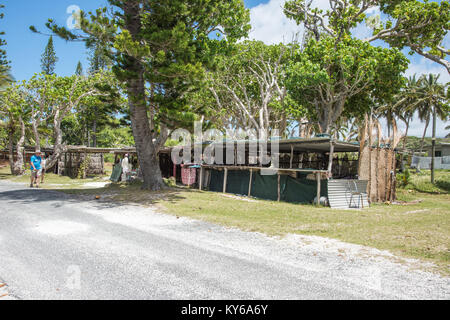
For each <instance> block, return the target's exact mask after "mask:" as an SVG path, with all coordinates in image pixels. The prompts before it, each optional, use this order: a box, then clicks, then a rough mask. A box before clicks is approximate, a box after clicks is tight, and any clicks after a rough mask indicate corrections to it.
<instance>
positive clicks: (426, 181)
mask: <svg viewBox="0 0 450 320" xmlns="http://www.w3.org/2000/svg"><path fill="white" fill-rule="evenodd" d="M410 174H411V178H410V182H409V183H408V184H407V185H406V186H405V187H403V189H405V190H413V191H417V192H419V193H429V194H445V193H449V192H450V170H436V171H435V184H432V183H431V171H430V170H422V171H421V172H420V173H415V172H413V171H412V170H410Z"/></svg>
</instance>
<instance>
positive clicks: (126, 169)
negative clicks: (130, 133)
mask: <svg viewBox="0 0 450 320" xmlns="http://www.w3.org/2000/svg"><path fill="white" fill-rule="evenodd" d="M130 171H131V170H130V161H129V160H128V154H126V155H125V157H123V160H122V181H125V182H127V181H128V179H129V176H130Z"/></svg>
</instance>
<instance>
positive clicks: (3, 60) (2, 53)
mask: <svg viewBox="0 0 450 320" xmlns="http://www.w3.org/2000/svg"><path fill="white" fill-rule="evenodd" d="M4 7H5V6H4V5H2V4H0V9H3V8H4ZM3 16H4V14H3V13H0V19H3ZM4 34H5V33H4V32H0V36H2V35H4ZM4 46H6V41H5V40H4V39H2V38H0V89H2V88H4V87H5V86H6V85H8V84H10V83H11V82H12V81H13V80H14V79H13V77H12V75H11V67H10V65H9V61H8V59H7V56H6V50H4V49H2V47H4Z"/></svg>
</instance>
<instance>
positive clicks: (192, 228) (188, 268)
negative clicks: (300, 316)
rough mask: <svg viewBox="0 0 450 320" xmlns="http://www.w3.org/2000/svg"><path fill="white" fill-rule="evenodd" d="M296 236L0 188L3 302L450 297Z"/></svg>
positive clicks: (430, 284)
mask: <svg viewBox="0 0 450 320" xmlns="http://www.w3.org/2000/svg"><path fill="white" fill-rule="evenodd" d="M302 239H303V240H302V241H303V242H302V241H298V239H297V238H295V237H294V238H292V237H291V238H287V239H277V238H271V237H267V236H265V235H262V234H258V233H249V232H242V231H239V230H236V229H231V228H224V227H220V226H215V225H212V224H209V223H205V222H200V221H194V220H190V219H186V218H180V219H178V218H177V217H174V216H170V215H164V214H161V213H158V212H156V209H155V208H144V207H138V206H122V205H119V204H112V203H102V202H95V201H83V200H80V199H77V198H75V197H72V196H68V195H65V194H63V193H59V192H55V191H48V190H42V189H29V188H26V187H25V186H23V185H19V184H13V183H11V182H0V284H1V283H5V284H6V285H7V287H6V286H4V288H3V289H2V290H3V291H6V290H7V292H8V293H7V294H6V295H5V293H4V292H3V296H4V298H15V299H431V298H437V299H449V298H450V282H449V281H450V280H449V278H442V277H440V276H438V275H435V274H431V273H426V272H422V271H412V270H410V269H408V268H407V267H405V266H404V265H401V264H398V263H396V262H394V261H391V260H390V259H387V258H386V257H384V256H377V255H374V254H372V253H369V254H365V255H364V254H362V253H361V252H364V250H363V249H364V248H363V249H361V250H360V251H358V250H357V251H354V250H353V251H354V252H353V253H346V252H345V250H343V249H342V250H341V249H339V250H336V251H334V247H333V246H331V247H329V246H328V245H326V246H323V249H320V247H314V245H313V244H314V243H313V244H311V242H308V241H304V240H305V239H304V238H302ZM314 239H315V238H313V237H312V238H311V241H312V242H314V241H315V240H314ZM327 248H328V249H327ZM330 248H331V249H330ZM366 251H367V250H366ZM355 252H356V253H355ZM0 293H1V291H0ZM0 299H1V298H0Z"/></svg>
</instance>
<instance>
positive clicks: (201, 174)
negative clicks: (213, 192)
mask: <svg viewBox="0 0 450 320" xmlns="http://www.w3.org/2000/svg"><path fill="white" fill-rule="evenodd" d="M199 180H200V182H199V184H198V189H199V190H200V191H201V190H202V188H203V168H202V167H200V179H199Z"/></svg>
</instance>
